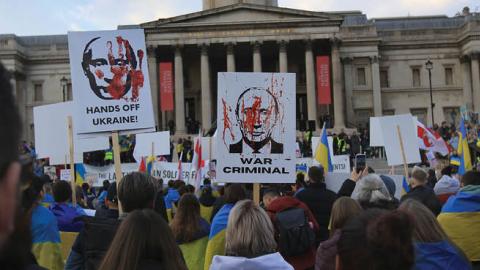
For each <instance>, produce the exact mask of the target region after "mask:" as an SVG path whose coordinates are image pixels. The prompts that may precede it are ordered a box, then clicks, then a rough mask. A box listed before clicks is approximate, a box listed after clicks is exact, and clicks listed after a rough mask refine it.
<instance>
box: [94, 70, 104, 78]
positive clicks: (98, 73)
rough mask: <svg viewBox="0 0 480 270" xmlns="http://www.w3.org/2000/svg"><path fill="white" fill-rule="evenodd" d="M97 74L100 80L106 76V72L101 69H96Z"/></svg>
mask: <svg viewBox="0 0 480 270" xmlns="http://www.w3.org/2000/svg"><path fill="white" fill-rule="evenodd" d="M95 75H97V78H99V79H100V80H101V79H103V77H105V74H103V71H102V70H101V69H96V70H95Z"/></svg>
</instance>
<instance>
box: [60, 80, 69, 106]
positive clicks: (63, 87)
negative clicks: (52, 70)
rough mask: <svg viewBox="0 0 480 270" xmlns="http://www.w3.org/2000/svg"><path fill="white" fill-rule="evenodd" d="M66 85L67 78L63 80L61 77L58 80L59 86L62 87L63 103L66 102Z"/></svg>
mask: <svg viewBox="0 0 480 270" xmlns="http://www.w3.org/2000/svg"><path fill="white" fill-rule="evenodd" d="M67 83H68V80H67V78H65V76H63V77H62V78H61V79H60V85H61V86H62V91H63V102H65V101H66V100H67V94H66V91H67Z"/></svg>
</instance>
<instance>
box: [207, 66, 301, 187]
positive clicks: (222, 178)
mask: <svg viewBox="0 0 480 270" xmlns="http://www.w3.org/2000/svg"><path fill="white" fill-rule="evenodd" d="M217 108H218V109H217V123H218V124H217V127H218V128H217V136H216V160H217V168H216V180H217V181H219V182H238V183H293V182H295V160H296V157H295V145H296V144H295V142H296V141H295V126H296V124H295V74H293V73H235V72H224V73H218V100H217Z"/></svg>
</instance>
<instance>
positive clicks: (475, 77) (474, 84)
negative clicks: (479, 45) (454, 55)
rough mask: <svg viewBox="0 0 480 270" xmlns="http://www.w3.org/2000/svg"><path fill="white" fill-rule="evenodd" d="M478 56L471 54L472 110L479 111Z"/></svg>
mask: <svg viewBox="0 0 480 270" xmlns="http://www.w3.org/2000/svg"><path fill="white" fill-rule="evenodd" d="M479 58H480V57H479V54H477V53H475V54H472V92H473V109H474V110H475V111H479V110H480V69H479V66H478V59H479Z"/></svg>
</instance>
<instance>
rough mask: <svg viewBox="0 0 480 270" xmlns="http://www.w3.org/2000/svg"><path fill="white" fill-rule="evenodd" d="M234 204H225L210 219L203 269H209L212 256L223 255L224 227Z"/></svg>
mask: <svg viewBox="0 0 480 270" xmlns="http://www.w3.org/2000/svg"><path fill="white" fill-rule="evenodd" d="M233 206H234V204H232V203H227V204H225V205H224V206H223V207H222V208H220V210H219V211H218V213H217V214H216V215H215V217H214V218H213V220H212V226H210V235H209V236H208V244H207V250H206V251H205V265H204V269H205V270H208V269H210V264H212V260H213V256H215V255H225V229H226V228H227V223H228V216H229V215H230V211H231V210H232V208H233Z"/></svg>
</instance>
